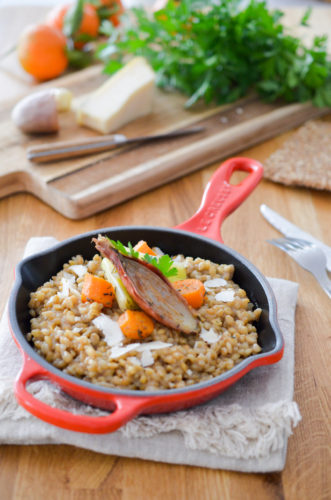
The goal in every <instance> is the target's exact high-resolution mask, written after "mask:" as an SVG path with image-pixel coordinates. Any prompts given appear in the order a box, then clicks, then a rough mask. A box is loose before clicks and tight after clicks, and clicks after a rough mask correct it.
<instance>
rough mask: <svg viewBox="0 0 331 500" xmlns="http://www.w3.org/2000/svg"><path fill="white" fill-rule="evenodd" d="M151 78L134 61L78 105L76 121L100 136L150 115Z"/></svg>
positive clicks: (149, 70) (142, 61) (143, 64)
mask: <svg viewBox="0 0 331 500" xmlns="http://www.w3.org/2000/svg"><path fill="white" fill-rule="evenodd" d="M154 81H155V74H154V72H153V70H152V68H151V67H150V66H149V65H148V64H147V62H146V61H145V59H144V58H142V57H136V58H134V59H132V60H131V61H130V62H129V63H128V64H126V65H125V66H124V67H123V68H122V69H121V70H119V71H118V72H117V73H115V75H114V76H112V77H111V78H110V79H109V80H107V81H106V82H105V83H104V84H103V85H101V87H99V88H98V89H97V90H96V91H95V92H92V93H91V94H90V95H89V96H86V97H85V99H83V100H82V101H81V102H79V103H78V105H77V107H76V109H75V111H76V120H77V122H78V123H79V124H80V125H85V126H87V127H90V128H92V129H94V130H97V131H98V132H101V133H103V134H109V133H110V132H112V131H114V130H117V129H119V128H120V127H122V126H123V125H125V124H126V123H129V122H131V121H133V120H135V119H136V118H139V117H140V116H144V115H147V114H149V113H150V112H151V111H152V101H153V93H154Z"/></svg>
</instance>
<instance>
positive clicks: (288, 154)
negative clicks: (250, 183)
mask: <svg viewBox="0 0 331 500" xmlns="http://www.w3.org/2000/svg"><path fill="white" fill-rule="evenodd" d="M264 176H265V177H266V178H267V179H270V180H272V181H275V182H280V183H282V184H287V185H289V186H306V187H311V188H315V189H328V190H330V191H331V122H324V121H319V120H313V121H309V122H307V123H306V124H305V125H303V126H302V127H300V128H299V130H298V131H297V132H296V133H295V134H294V135H293V136H292V137H291V138H290V139H289V140H288V141H286V142H285V143H284V144H283V146H282V147H281V148H280V149H278V150H277V151H275V152H274V153H273V154H272V155H271V156H270V157H269V158H268V159H267V161H266V162H265V170H264Z"/></svg>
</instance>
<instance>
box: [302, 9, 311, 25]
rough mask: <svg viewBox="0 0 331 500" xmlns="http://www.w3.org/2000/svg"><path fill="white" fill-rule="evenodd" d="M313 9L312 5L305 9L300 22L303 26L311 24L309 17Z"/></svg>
mask: <svg viewBox="0 0 331 500" xmlns="http://www.w3.org/2000/svg"><path fill="white" fill-rule="evenodd" d="M312 11H313V9H312V7H311V6H310V7H308V9H307V10H306V11H305V13H304V15H303V16H302V18H301V21H300V24H301V25H302V26H309V25H308V21H309V18H310V16H311V13H312Z"/></svg>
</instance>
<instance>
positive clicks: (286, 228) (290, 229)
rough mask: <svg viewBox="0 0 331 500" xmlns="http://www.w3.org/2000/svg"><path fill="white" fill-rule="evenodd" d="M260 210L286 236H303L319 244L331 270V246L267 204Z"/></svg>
mask: <svg viewBox="0 0 331 500" xmlns="http://www.w3.org/2000/svg"><path fill="white" fill-rule="evenodd" d="M260 211H261V214H262V215H263V217H264V218H265V219H266V220H267V221H268V222H269V223H270V224H271V225H272V226H273V227H274V228H276V229H277V231H279V232H280V233H282V234H283V235H284V236H286V237H288V238H301V239H302V240H307V241H310V242H311V243H315V245H317V246H319V247H320V248H321V249H322V250H323V252H324V253H325V255H326V259H327V263H326V267H327V270H328V271H331V247H329V246H328V245H326V244H325V243H323V242H322V241H320V240H318V239H317V238H314V236H311V235H310V234H309V233H306V232H305V231H303V229H300V228H299V227H297V226H295V225H294V224H292V222H289V221H288V220H286V219H285V218H284V217H282V216H281V215H279V214H278V213H277V212H275V211H274V210H272V209H271V208H269V207H267V205H261V206H260Z"/></svg>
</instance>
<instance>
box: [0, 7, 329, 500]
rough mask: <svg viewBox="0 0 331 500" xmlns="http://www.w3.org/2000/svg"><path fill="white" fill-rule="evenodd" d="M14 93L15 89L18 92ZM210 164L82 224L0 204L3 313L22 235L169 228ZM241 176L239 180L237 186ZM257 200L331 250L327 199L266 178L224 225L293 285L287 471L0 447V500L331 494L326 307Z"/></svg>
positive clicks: (17, 198)
mask: <svg viewBox="0 0 331 500" xmlns="http://www.w3.org/2000/svg"><path fill="white" fill-rule="evenodd" d="M1 19H2V18H1V16H0V20H1ZM0 33H1V30H0ZM0 38H1V37H0ZM1 77H2V74H1V71H0V87H1V85H2V84H3V85H4V86H2V88H6V85H5V83H4V80H2V78H1ZM5 80H6V81H7V73H6V79H5ZM11 81H12V82H13V81H14V80H13V78H11ZM12 86H14V83H13V84H12ZM19 87H20V86H19ZM20 90H21V87H20V88H17V91H20ZM290 135H291V132H287V133H286V134H282V135H281V136H278V137H277V138H275V139H273V140H269V141H268V142H264V143H263V144H261V145H259V146H255V147H253V148H251V149H249V150H242V151H240V154H242V155H246V156H250V157H252V158H255V159H256V160H259V161H261V162H262V163H263V162H264V161H265V159H266V158H267V157H268V156H269V155H270V154H271V153H272V152H273V151H274V150H275V149H276V148H277V147H279V146H280V145H281V144H282V143H283V141H284V140H285V139H286V138H287V137H289V136H290ZM217 166H218V164H215V163H214V164H211V165H210V166H208V167H205V168H203V169H201V170H199V171H196V172H194V173H191V174H190V175H186V176H184V177H182V178H180V179H178V180H176V181H173V182H169V183H168V184H166V185H164V186H162V187H159V188H157V189H154V190H150V191H149V192H147V193H145V194H143V195H140V196H137V197H136V198H134V199H132V200H130V201H126V202H123V203H121V204H119V205H117V206H115V207H113V208H111V209H108V210H105V211H103V212H101V213H99V214H97V215H95V216H91V217H89V218H86V219H84V220H79V221H73V220H68V219H66V218H65V217H64V216H62V215H60V214H59V213H57V212H56V211H55V210H54V209H52V208H51V207H49V206H47V205H46V204H44V203H43V202H41V201H40V200H38V199H37V198H35V197H33V196H31V195H29V194H17V195H13V196H11V197H7V198H4V199H2V200H0V235H1V259H0V276H1V280H0V297H1V301H0V313H2V312H3V310H4V307H5V302H6V299H7V297H8V294H9V291H10V288H11V285H12V281H13V268H14V266H15V264H16V263H17V262H18V260H19V259H20V258H21V255H22V252H23V249H24V246H25V244H26V241H27V239H28V238H30V237H31V236H38V235H40V236H43V235H44V236H46V235H52V236H55V237H56V238H58V239H64V238H67V237H70V236H72V235H74V234H79V233H82V232H84V231H89V230H92V229H96V228H101V227H107V226H111V225H114V226H116V225H130V224H132V225H134V224H142V225H157V226H166V227H171V226H174V225H176V224H179V223H180V222H183V221H184V220H186V219H187V218H189V217H190V216H191V215H192V214H193V213H194V212H195V210H196V209H197V208H198V206H199V204H200V200H201V196H202V193H203V190H204V188H205V186H206V184H207V182H208V181H209V179H210V177H211V175H212V173H213V172H214V171H215V170H216V168H217ZM239 178H240V176H239V175H237V176H236V177H235V178H234V181H238V179H239ZM261 203H267V204H268V205H269V206H270V207H272V208H273V209H275V210H277V211H278V212H280V213H281V214H282V215H283V216H285V217H287V218H288V219H290V220H292V221H293V222H294V223H295V224H297V225H299V226H301V227H303V228H304V229H305V230H307V231H308V232H310V233H311V234H313V235H314V236H316V237H317V238H320V239H322V240H324V242H325V243H326V244H328V245H331V234H330V213H331V199H330V193H327V192H323V191H314V190H309V189H304V188H291V187H285V186H283V185H280V184H274V183H272V182H270V181H266V180H264V181H262V182H261V183H260V184H259V186H258V187H257V188H256V189H255V191H254V192H253V193H252V194H251V195H250V197H249V198H248V199H247V200H246V201H245V202H244V204H243V205H242V206H240V207H239V208H238V209H237V210H236V211H235V212H234V213H233V214H231V216H230V217H229V218H228V219H227V220H226V221H225V223H224V225H223V230H222V235H223V238H224V241H225V242H226V244H227V245H229V246H230V247H232V248H234V249H235V250H237V251H238V252H240V253H241V254H242V255H244V256H245V257H247V258H248V259H249V260H251V261H252V262H253V263H254V264H255V265H256V266H257V267H258V268H259V269H260V270H261V271H262V272H263V273H264V274H265V275H268V276H273V277H277V278H284V279H290V280H293V281H297V282H298V283H299V296H298V306H297V313H296V347H295V357H296V362H295V395H294V398H295V400H296V401H297V403H298V405H299V407H300V411H301V414H302V422H300V424H299V425H298V427H297V428H296V429H295V430H294V434H293V436H292V437H290V439H289V446H288V453H287V461H286V466H285V469H284V471H282V472H281V473H273V474H255V475H254V474H241V473H237V472H229V471H217V470H209V469H203V468H199V467H187V466H180V465H169V464H163V463H154V462H149V461H144V460H138V459H129V458H118V457H115V456H105V455H101V454H97V453H93V452H90V451H87V450H82V449H77V448H73V447H69V446H1V447H0V499H1V500H30V499H31V500H32V499H33V500H43V499H44V498H47V499H48V500H63V499H66V500H67V499H69V500H72V499H73V500H146V499H148V500H158V499H162V500H172V499H177V498H178V499H181V500H201V499H208V500H219V499H222V500H223V499H224V500H253V499H254V500H266V499H268V500H281V499H285V500H311V499H314V500H315V499H316V500H328V499H329V498H331V480H330V466H331V461H330V375H329V373H330V368H329V365H330V362H329V360H330V344H329V342H330V324H331V312H330V301H329V299H328V298H327V296H326V295H325V294H324V292H323V291H322V290H321V289H320V288H319V286H318V285H317V283H316V281H315V280H314V278H313V277H312V276H311V275H310V274H309V273H307V272H306V271H304V270H303V269H301V268H300V267H299V266H298V265H296V263H295V262H294V261H292V260H291V259H290V258H289V257H288V256H287V255H286V254H284V253H283V252H280V251H279V250H278V249H277V248H274V247H272V246H271V245H268V244H267V243H266V241H265V240H266V239H270V238H273V237H277V235H278V234H279V233H278V232H277V231H276V230H274V229H273V228H272V227H271V226H270V225H269V224H268V223H267V222H266V221H265V220H264V219H263V217H262V216H261V215H260V213H259V206H260V204H261Z"/></svg>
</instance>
